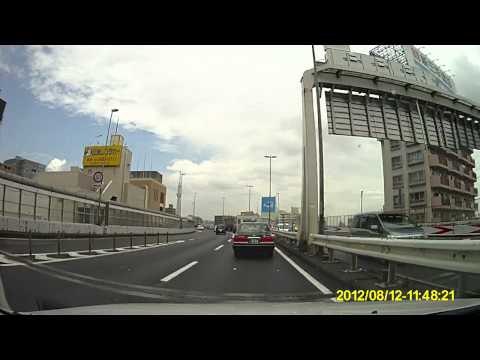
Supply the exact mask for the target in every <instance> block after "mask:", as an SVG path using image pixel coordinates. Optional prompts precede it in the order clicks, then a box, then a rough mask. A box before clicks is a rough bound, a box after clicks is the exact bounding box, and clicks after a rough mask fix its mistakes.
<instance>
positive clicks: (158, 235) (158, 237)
mask: <svg viewBox="0 0 480 360" xmlns="http://www.w3.org/2000/svg"><path fill="white" fill-rule="evenodd" d="M157 245H160V233H157Z"/></svg>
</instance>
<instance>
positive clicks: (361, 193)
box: [360, 190, 363, 213]
mask: <svg viewBox="0 0 480 360" xmlns="http://www.w3.org/2000/svg"><path fill="white" fill-rule="evenodd" d="M360 213H363V190H361V191H360Z"/></svg>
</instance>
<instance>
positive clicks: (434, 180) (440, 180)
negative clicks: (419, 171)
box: [430, 175, 450, 190]
mask: <svg viewBox="0 0 480 360" xmlns="http://www.w3.org/2000/svg"><path fill="white" fill-rule="evenodd" d="M430 181H431V186H432V187H443V188H446V189H449V190H450V180H449V178H448V177H444V176H440V175H432V177H431V179H430Z"/></svg>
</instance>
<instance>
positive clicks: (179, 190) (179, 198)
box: [177, 171, 186, 227]
mask: <svg viewBox="0 0 480 360" xmlns="http://www.w3.org/2000/svg"><path fill="white" fill-rule="evenodd" d="M183 175H186V174H185V173H183V172H181V171H180V177H179V179H178V188H177V216H178V217H180V227H181V226H182V179H183Z"/></svg>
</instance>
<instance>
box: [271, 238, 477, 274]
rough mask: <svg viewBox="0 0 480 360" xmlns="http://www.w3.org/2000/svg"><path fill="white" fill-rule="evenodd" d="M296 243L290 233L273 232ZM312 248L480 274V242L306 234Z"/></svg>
mask: <svg viewBox="0 0 480 360" xmlns="http://www.w3.org/2000/svg"><path fill="white" fill-rule="evenodd" d="M275 233H276V234H277V235H279V236H283V237H286V238H289V239H296V237H297V234H296V233H292V232H280V231H277V232H275ZM310 236H311V238H312V239H313V240H312V242H311V243H312V244H314V245H318V246H322V247H325V248H327V249H329V250H332V251H333V250H338V251H342V252H345V253H349V254H352V255H361V256H368V257H373V258H377V259H383V260H387V261H391V262H396V263H405V264H412V265H418V266H426V267H429V268H436V269H442V270H450V271H455V272H462V273H471V274H480V240H436V239H425V240H421V239H416V240H408V239H405V240H395V239H383V238H363V237H347V236H334V235H320V234H310Z"/></svg>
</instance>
